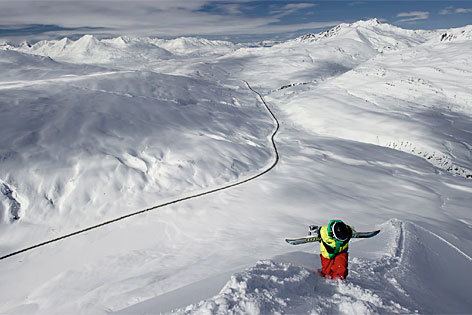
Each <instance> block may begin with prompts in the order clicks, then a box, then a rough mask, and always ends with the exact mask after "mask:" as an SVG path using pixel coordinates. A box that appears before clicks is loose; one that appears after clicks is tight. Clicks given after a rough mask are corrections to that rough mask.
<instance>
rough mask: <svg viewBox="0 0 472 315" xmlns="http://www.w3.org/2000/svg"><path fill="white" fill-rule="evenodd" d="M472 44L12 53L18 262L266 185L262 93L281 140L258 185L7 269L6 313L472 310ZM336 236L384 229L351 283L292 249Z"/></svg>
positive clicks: (148, 43) (328, 37) (1, 212)
mask: <svg viewBox="0 0 472 315" xmlns="http://www.w3.org/2000/svg"><path fill="white" fill-rule="evenodd" d="M445 34H446V35H445ZM470 34H471V26H467V27H464V28H459V29H451V30H437V31H411V30H403V29H400V28H397V27H394V26H391V25H388V24H385V23H379V22H378V21H377V20H369V21H360V22H356V23H352V24H341V25H339V26H337V27H335V28H333V29H332V30H330V31H327V32H326V33H322V34H318V35H307V36H304V37H301V38H298V39H294V40H290V41H287V42H284V43H280V44H276V45H273V46H270V47H246V46H243V45H233V44H231V43H227V42H221V41H209V40H205V39H189V38H180V39H174V40H162V39H152V38H128V37H118V38H114V39H101V40H99V39H97V38H95V37H93V36H84V37H82V38H80V39H78V40H76V41H71V40H68V39H63V40H58V41H42V42H38V43H36V44H33V45H29V44H23V45H20V46H14V45H10V44H8V43H3V44H1V45H0V69H1V73H2V77H1V78H0V92H1V93H0V110H1V113H2V115H0V133H1V138H0V220H1V223H0V256H3V255H6V254H8V253H11V252H13V251H16V250H19V249H21V248H24V247H27V246H30V245H33V244H35V243H38V242H42V241H45V240H47V239H50V238H54V237H58V236H60V235H63V234H65V233H70V232H73V231H76V230H77V229H81V228H86V227H88V226H90V225H94V224H98V223H100V222H103V221H105V220H109V219H113V218H116V217H118V216H121V215H124V214H127V213H130V212H134V211H137V210H140V209H143V208H146V207H151V206H154V205H156V204H160V203H163V202H166V201H170V200H174V199H176V198H178V197H182V196H188V195H191V194H193V193H199V192H202V191H206V190H210V189H213V188H217V187H221V186H224V185H226V184H227V183H236V182H238V181H241V180H244V179H245V178H249V177H250V176H253V175H256V174H258V173H259V172H261V171H262V170H264V169H266V167H267V166H268V165H270V164H271V162H272V161H273V159H274V156H273V148H272V146H271V144H270V141H269V139H268V137H269V136H270V134H271V132H272V131H273V128H274V125H273V120H272V119H271V117H270V116H269V115H268V113H267V111H266V110H265V108H264V106H263V104H262V103H261V101H260V99H259V98H258V96H257V95H256V94H255V93H253V92H252V91H251V90H250V89H248V88H247V86H246V85H245V83H244V82H243V80H247V81H248V82H249V83H250V84H251V86H252V87H253V88H254V89H255V90H257V91H259V92H260V93H262V95H263V96H264V99H265V100H266V101H267V103H268V105H269V106H271V108H272V109H273V111H274V112H275V115H276V116H277V118H278V120H279V121H280V123H281V128H280V130H279V133H278V134H277V136H276V139H275V140H276V142H277V146H278V150H279V153H280V161H279V163H278V164H277V166H276V167H275V168H274V169H273V170H272V171H270V172H269V173H267V174H265V175H264V176H261V177H259V178H257V179H256V180H253V181H250V182H248V183H245V184H243V185H240V186H236V187H233V188H231V189H228V190H223V191H219V192H216V193H213V194H211V195H205V196H202V197H200V198H197V199H192V200H187V201H184V202H181V203H177V204H173V205H170V206H167V207H165V208H160V209H158V210H156V211H150V212H146V213H144V214H142V215H140V216H136V217H132V218H129V219H127V220H123V221H119V222H116V223H114V224H111V225H106V226H104V227H102V228H100V229H97V230H92V231H88V232H87V233H84V234H79V235H76V236H74V237H72V238H69V239H66V240H63V241H60V242H56V243H52V244H49V245H47V246H43V247H40V248H37V249H34V250H31V251H28V252H26V253H23V254H19V255H17V256H13V257H10V258H7V259H4V260H0V270H1V272H0V296H1V297H2V298H1V299H0V313H8V314H19V313H20V314H24V313H30V314H32V313H34V314H38V313H39V314H64V313H87V314H105V313H110V312H118V313H128V314H129V313H133V314H135V313H138V314H155V313H159V312H169V311H171V310H175V311H176V312H177V313H189V312H190V313H192V312H196V313H218V312H219V313H241V312H244V313H267V312H269V313H274V312H279V313H349V314H352V313H392V312H393V313H411V312H420V313H467V312H470V309H472V301H471V298H470V294H468V292H470V290H471V289H472V285H471V283H472V276H471V275H470V272H469V270H470V269H471V266H472V260H471V256H472V215H471V212H470V205H471V204H472V181H471V179H470V177H471V176H470V175H471V174H472V173H471V170H472V160H471V155H470V152H471V145H472V137H471V134H472V130H471V126H472V123H471V108H472V107H471V106H472V104H471V100H472V90H471V89H470V86H472V82H471V81H472V63H471V61H470V56H471V55H472V41H471V36H470ZM331 218H342V219H344V220H346V222H348V223H349V224H351V225H353V226H354V227H355V228H356V229H357V230H371V229H373V228H376V227H380V228H381V229H382V233H381V234H379V235H378V236H377V237H376V238H373V239H369V240H359V241H353V242H352V246H351V251H350V267H351V268H350V275H349V277H348V279H347V280H346V281H345V282H336V281H328V280H324V279H321V278H319V277H318V276H316V275H315V274H314V273H313V271H314V270H315V269H316V268H318V267H319V258H318V257H317V254H316V253H317V248H316V246H313V244H311V245H300V246H299V247H293V246H290V245H288V244H286V243H285V242H284V238H285V237H296V236H302V235H304V234H305V233H306V227H307V225H308V224H320V223H325V222H327V220H329V219H331ZM225 283H226V284H225Z"/></svg>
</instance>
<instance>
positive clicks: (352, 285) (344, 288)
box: [177, 220, 472, 314]
mask: <svg viewBox="0 0 472 315" xmlns="http://www.w3.org/2000/svg"><path fill="white" fill-rule="evenodd" d="M380 227H381V229H382V233H381V234H380V235H379V237H378V238H377V239H375V238H374V239H370V240H362V241H357V240H356V241H354V242H353V244H352V245H351V247H352V248H355V250H351V259H350V260H351V261H350V276H349V277H348V279H347V280H346V281H333V280H326V279H323V278H321V277H319V276H318V275H317V274H316V273H315V272H314V270H313V268H310V267H308V268H307V265H309V264H310V261H317V260H318V257H317V256H315V255H312V254H307V253H301V252H295V253H290V254H287V255H285V256H281V257H276V258H274V259H273V260H263V261H259V262H257V263H256V265H255V266H253V267H250V268H248V269H246V270H244V271H242V272H240V273H237V274H235V275H233V276H232V277H231V279H230V280H229V281H228V283H227V284H226V285H225V286H224V287H223V289H222V290H221V292H220V293H219V294H218V295H216V296H215V297H213V298H210V299H208V300H205V301H201V302H199V303H197V304H194V305H190V306H188V307H186V308H184V309H180V310H178V311H177V313H180V314H184V313H200V314H240V313H245V314H268V313H311V314H326V313H338V314H372V313H412V312H418V311H419V312H426V313H431V312H440V313H442V312H447V313H451V312H467V310H470V307H471V306H472V298H471V297H470V296H469V294H468V289H467V288H468V287H469V285H468V283H469V281H470V277H468V276H466V277H464V275H463V274H460V273H458V272H457V271H456V270H468V269H470V267H471V263H472V260H471V258H470V257H469V256H467V254H465V253H463V252H461V251H460V250H459V249H458V248H457V247H456V246H454V245H453V244H451V243H449V242H448V241H446V240H445V239H444V238H442V237H440V236H438V235H436V234H434V233H433V232H432V231H429V230H427V229H425V228H422V227H420V226H418V225H415V224H413V223H410V222H402V221H399V220H390V221H388V222H386V223H384V224H382V225H381V226H380ZM363 256H366V257H369V258H366V257H363Z"/></svg>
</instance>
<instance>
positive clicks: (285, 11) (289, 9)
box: [271, 2, 317, 17]
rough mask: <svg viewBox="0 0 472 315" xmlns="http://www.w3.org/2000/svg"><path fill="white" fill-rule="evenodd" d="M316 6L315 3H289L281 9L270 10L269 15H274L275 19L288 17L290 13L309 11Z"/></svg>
mask: <svg viewBox="0 0 472 315" xmlns="http://www.w3.org/2000/svg"><path fill="white" fill-rule="evenodd" d="M315 6H317V4H315V3H307V2H301V3H289V4H286V5H284V6H283V7H281V8H277V9H276V10H272V11H271V13H272V14H275V15H276V16H277V17H283V16H286V15H290V14H292V13H295V12H297V11H300V10H304V9H309V8H313V7H315Z"/></svg>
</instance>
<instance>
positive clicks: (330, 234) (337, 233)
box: [318, 220, 353, 279]
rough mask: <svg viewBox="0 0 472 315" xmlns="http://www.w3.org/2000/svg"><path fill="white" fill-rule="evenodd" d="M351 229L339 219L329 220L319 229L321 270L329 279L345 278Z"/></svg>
mask: <svg viewBox="0 0 472 315" xmlns="http://www.w3.org/2000/svg"><path fill="white" fill-rule="evenodd" d="M352 232H353V229H352V228H351V227H350V226H349V225H346V224H345V223H344V222H343V221H341V220H331V221H329V223H328V225H324V226H322V227H321V228H320V229H319V230H318V233H319V237H320V238H321V240H320V258H321V270H319V273H320V274H321V275H322V276H323V277H326V278H330V279H346V277H347V274H348V268H347V267H348V253H347V251H348V246H349V240H350V239H351V237H352Z"/></svg>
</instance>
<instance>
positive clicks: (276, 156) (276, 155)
mask: <svg viewBox="0 0 472 315" xmlns="http://www.w3.org/2000/svg"><path fill="white" fill-rule="evenodd" d="M127 72H131V71H127ZM113 73H116V72H107V73H99V74H93V76H99V75H109V74H113ZM77 79H78V78H73V79H71V80H70V81H74V80H77ZM44 81H50V80H38V84H41V83H42V82H44ZM59 81H61V82H64V80H63V79H62V78H61V80H59ZM66 81H67V80H66ZM243 82H244V83H245V84H246V86H247V87H248V89H249V90H251V91H252V92H253V93H254V94H256V95H257V97H258V98H259V99H260V101H261V102H262V104H263V105H264V107H265V109H266V110H267V112H268V113H269V115H270V116H271V118H272V120H273V122H274V129H273V131H272V133H271V134H270V136H269V137H268V138H269V139H270V143H271V145H272V149H273V154H274V158H273V161H272V162H271V163H270V164H269V166H268V167H267V168H266V169H265V170H263V171H262V172H260V173H257V174H256V175H252V176H250V177H249V178H246V179H243V180H241V181H237V182H235V183H231V184H226V185H224V186H222V187H219V188H214V189H211V190H208V191H204V192H201V193H197V194H193V195H190V196H186V197H181V198H178V199H174V200H171V201H168V202H165V203H162V204H158V205H156V206H153V207H150V208H146V209H143V210H139V211H136V212H132V213H129V214H126V215H123V216H120V217H118V218H115V219H111V220H108V221H105V222H102V223H99V224H96V225H92V226H89V227H87V228H84V229H81V230H78V231H75V232H72V233H69V234H65V235H62V236H59V237H56V238H53V239H50V240H47V241H44V242H41V243H37V244H35V245H32V246H29V247H26V248H23V249H20V250H18V251H15V252H12V253H9V254H6V255H3V256H1V257H0V260H4V259H7V258H9V257H12V256H16V255H19V254H21V253H25V252H28V251H31V250H33V249H36V248H39V247H42V246H46V245H48V244H51V243H55V242H58V241H60V240H63V239H66V238H70V237H73V236H76V235H79V234H82V233H85V232H88V231H91V230H94V229H98V228H100V227H103V226H105V225H109V224H112V223H115V222H118V221H121V220H124V219H127V218H130V217H133V216H137V215H140V214H143V213H146V212H148V211H151V210H156V209H158V208H163V207H165V206H169V205H172V204H176V203H180V202H183V201H186V200H189V199H194V198H198V197H202V196H205V195H209V194H212V193H215V192H218V191H222V190H226V189H229V188H232V187H235V186H239V185H242V184H244V183H247V182H250V181H252V180H254V179H256V178H258V177H260V176H262V175H264V174H266V173H268V172H270V171H271V170H272V169H273V168H274V167H275V166H276V165H277V163H278V162H279V157H280V156H279V152H278V150H277V145H276V143H275V136H276V135H277V132H278V130H279V128H280V124H279V121H278V120H277V117H275V115H274V113H273V112H272V110H271V109H270V107H269V105H267V103H266V101H265V100H264V98H263V96H262V95H261V94H260V93H259V92H258V91H256V90H254V89H253V88H252V87H251V86H250V85H249V83H248V82H247V81H245V80H243ZM3 88H4V87H2V86H0V90H1V89H3ZM7 88H10V87H7Z"/></svg>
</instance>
